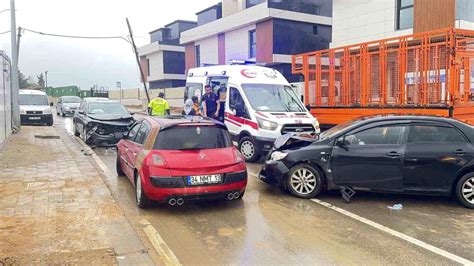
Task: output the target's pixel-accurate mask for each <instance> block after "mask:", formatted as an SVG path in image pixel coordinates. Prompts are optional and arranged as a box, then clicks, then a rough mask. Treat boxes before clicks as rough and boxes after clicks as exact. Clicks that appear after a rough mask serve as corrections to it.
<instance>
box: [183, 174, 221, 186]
mask: <svg viewBox="0 0 474 266" xmlns="http://www.w3.org/2000/svg"><path fill="white" fill-rule="evenodd" d="M221 180H222V177H221V175H201V176H188V184H189V185H202V184H215V183H220V182H221Z"/></svg>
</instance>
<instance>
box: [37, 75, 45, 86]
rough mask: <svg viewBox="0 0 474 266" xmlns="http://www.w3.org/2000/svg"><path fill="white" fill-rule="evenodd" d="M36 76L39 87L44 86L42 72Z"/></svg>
mask: <svg viewBox="0 0 474 266" xmlns="http://www.w3.org/2000/svg"><path fill="white" fill-rule="evenodd" d="M36 77H37V78H38V85H39V86H40V87H41V88H44V87H45V83H46V82H45V81H44V76H43V73H41V74H40V75H39V76H36Z"/></svg>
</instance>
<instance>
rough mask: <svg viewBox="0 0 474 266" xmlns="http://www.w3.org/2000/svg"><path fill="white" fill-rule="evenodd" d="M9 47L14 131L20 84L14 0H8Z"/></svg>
mask: <svg viewBox="0 0 474 266" xmlns="http://www.w3.org/2000/svg"><path fill="white" fill-rule="evenodd" d="M10 19H11V24H10V25H11V49H12V72H11V75H12V121H13V128H14V131H16V132H19V131H20V99H19V98H20V86H19V84H18V82H19V79H18V51H17V48H18V47H17V45H16V18H15V0H10Z"/></svg>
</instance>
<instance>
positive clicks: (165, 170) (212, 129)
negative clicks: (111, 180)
mask: <svg viewBox="0 0 474 266" xmlns="http://www.w3.org/2000/svg"><path fill="white" fill-rule="evenodd" d="M125 135H126V136H125V137H124V139H122V140H120V141H119V143H118V144H117V173H118V174H119V175H126V176H127V177H128V178H129V179H130V181H131V182H132V184H134V185H135V191H136V198H137V205H138V207H140V208H144V207H147V206H149V205H151V204H152V203H153V202H155V201H156V202H167V203H168V204H169V205H172V206H174V205H183V204H184V202H185V201H187V200H199V199H213V198H222V199H227V200H234V199H240V198H242V197H243V195H244V192H245V188H246V186H247V170H246V166H245V159H244V158H243V156H242V155H241V154H240V153H239V151H238V150H237V149H236V148H235V147H234V146H233V145H232V141H231V139H230V136H229V133H228V131H227V128H226V126H225V125H224V124H222V123H220V122H218V121H215V120H211V119H207V118H201V117H191V118H185V117H181V116H179V117H171V118H166V119H165V118H157V117H146V118H143V119H140V120H138V121H137V122H136V123H135V124H133V125H132V126H131V128H130V131H129V132H128V134H125Z"/></svg>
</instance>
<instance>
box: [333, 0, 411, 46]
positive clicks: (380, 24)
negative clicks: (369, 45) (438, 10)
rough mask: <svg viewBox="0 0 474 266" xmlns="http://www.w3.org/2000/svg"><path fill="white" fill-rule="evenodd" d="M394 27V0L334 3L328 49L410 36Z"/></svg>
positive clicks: (339, 1)
mask: <svg viewBox="0 0 474 266" xmlns="http://www.w3.org/2000/svg"><path fill="white" fill-rule="evenodd" d="M395 24H396V1H395V0H351V1H348V0H334V1H333V25H332V43H331V47H338V46H343V45H349V44H355V43H360V42H366V41H372V40H378V39H384V38H390V37H396V36H402V35H408V34H412V33H413V29H407V30H395V28H396V27H395Z"/></svg>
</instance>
